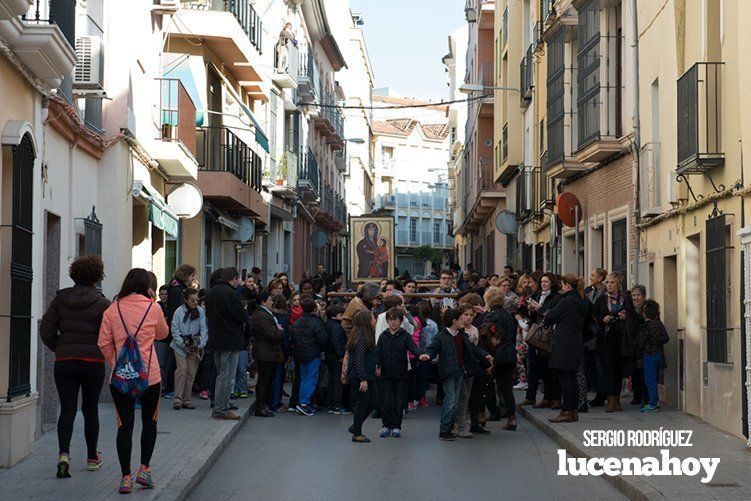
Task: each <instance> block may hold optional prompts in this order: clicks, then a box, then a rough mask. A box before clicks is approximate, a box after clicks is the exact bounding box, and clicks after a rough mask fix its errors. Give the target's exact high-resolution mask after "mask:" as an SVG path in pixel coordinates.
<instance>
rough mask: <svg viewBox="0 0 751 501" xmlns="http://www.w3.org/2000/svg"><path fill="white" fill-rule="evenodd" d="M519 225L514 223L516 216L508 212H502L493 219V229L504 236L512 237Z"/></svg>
mask: <svg viewBox="0 0 751 501" xmlns="http://www.w3.org/2000/svg"><path fill="white" fill-rule="evenodd" d="M518 227H519V223H518V222H517V221H516V215H515V214H514V213H513V212H511V211H510V210H503V211H501V212H499V213H498V215H497V216H496V218H495V229H496V230H498V231H499V232H501V233H503V234H504V235H513V234H514V233H516V229H517V228H518Z"/></svg>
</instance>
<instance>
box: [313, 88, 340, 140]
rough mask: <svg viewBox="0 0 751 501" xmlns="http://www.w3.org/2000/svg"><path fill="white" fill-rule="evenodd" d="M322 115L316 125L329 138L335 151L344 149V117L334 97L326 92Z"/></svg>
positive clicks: (322, 103) (316, 120) (317, 119)
mask: <svg viewBox="0 0 751 501" xmlns="http://www.w3.org/2000/svg"><path fill="white" fill-rule="evenodd" d="M321 105H322V106H321V114H320V115H319V116H318V118H316V119H315V124H316V126H317V127H319V128H320V129H321V130H322V131H323V132H324V134H326V135H327V136H328V141H327V142H328V143H329V144H330V145H331V146H332V148H334V149H338V148H343V147H344V117H343V116H342V110H341V108H340V107H339V103H338V102H337V100H336V98H335V97H334V95H333V94H332V93H330V92H328V91H324V93H323V99H322V102H321Z"/></svg>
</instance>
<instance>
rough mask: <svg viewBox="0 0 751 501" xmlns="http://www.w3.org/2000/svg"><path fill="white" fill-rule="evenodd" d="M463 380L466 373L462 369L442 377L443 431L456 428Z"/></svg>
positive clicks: (449, 431)
mask: <svg viewBox="0 0 751 501" xmlns="http://www.w3.org/2000/svg"><path fill="white" fill-rule="evenodd" d="M463 380H464V374H463V373H462V372H461V371H459V372H457V373H456V374H455V375H454V376H452V377H447V378H444V379H441V383H443V392H444V397H443V407H442V408H441V433H451V432H452V430H453V429H454V422H455V421H456V409H457V407H458V405H459V395H460V394H461V392H462V381H463Z"/></svg>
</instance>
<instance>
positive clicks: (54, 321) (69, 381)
mask: <svg viewBox="0 0 751 501" xmlns="http://www.w3.org/2000/svg"><path fill="white" fill-rule="evenodd" d="M69 274H70V278H71V279H73V283H74V284H75V285H74V286H73V287H69V288H67V289H62V290H61V291H59V292H58V293H57V294H56V295H55V298H54V299H53V300H52V302H51V303H50V307H49V309H48V310H47V313H45V314H44V317H43V318H42V324H41V326H40V328H39V334H40V336H41V337H42V342H43V343H44V344H45V345H46V346H47V347H48V348H49V349H50V350H52V351H53V352H54V353H55V387H56V388H57V394H58V396H59V398H60V418H59V419H58V421H57V440H58V445H59V451H60V454H59V458H58V463H57V478H69V477H70V439H71V436H72V435H73V422H74V420H75V418H76V407H78V392H79V388H80V390H81V392H82V394H83V399H82V404H81V411H82V412H83V420H84V436H85V437H86V448H87V450H88V452H87V456H88V458H87V464H86V469H87V470H88V471H96V470H98V469H99V467H100V466H101V464H102V457H101V455H100V454H99V453H98V452H97V441H98V439H99V394H100V393H101V392H102V383H103V382H104V357H103V356H102V352H101V351H99V347H98V346H97V336H98V334H99V325H100V324H101V323H102V315H103V314H104V311H105V310H106V309H107V307H108V306H109V305H110V302H109V300H108V299H107V298H105V297H104V296H103V295H102V293H101V292H100V291H99V290H98V289H97V288H96V287H95V285H96V284H97V283H99V282H101V281H102V279H103V278H104V263H103V262H102V259H101V258H100V257H99V256H83V257H80V258H78V259H76V260H75V261H73V263H72V264H71V265H70V270H69Z"/></svg>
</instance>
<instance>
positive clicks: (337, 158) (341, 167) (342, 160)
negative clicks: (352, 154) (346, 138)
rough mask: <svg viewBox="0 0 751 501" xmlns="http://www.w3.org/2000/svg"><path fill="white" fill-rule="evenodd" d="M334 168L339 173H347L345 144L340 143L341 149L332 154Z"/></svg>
mask: <svg viewBox="0 0 751 501" xmlns="http://www.w3.org/2000/svg"><path fill="white" fill-rule="evenodd" d="M334 166H335V167H336V168H337V170H338V171H339V172H347V143H346V142H343V143H342V148H341V149H339V150H336V151H335V152H334Z"/></svg>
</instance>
